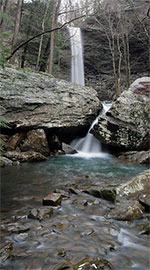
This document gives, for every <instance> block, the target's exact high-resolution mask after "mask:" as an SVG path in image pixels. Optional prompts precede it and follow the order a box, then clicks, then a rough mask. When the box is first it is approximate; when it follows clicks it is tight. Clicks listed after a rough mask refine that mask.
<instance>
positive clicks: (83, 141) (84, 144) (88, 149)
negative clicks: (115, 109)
mask: <svg viewBox="0 0 150 270" xmlns="http://www.w3.org/2000/svg"><path fill="white" fill-rule="evenodd" d="M110 107H111V103H105V102H103V110H102V112H101V113H100V115H103V116H104V115H105V114H106V112H107V111H108V110H109V108H110ZM98 118H99V116H97V117H96V119H95V120H94V121H93V123H92V125H91V126H90V128H89V131H88V133H87V135H86V136H85V137H84V138H78V139H75V140H73V141H72V142H71V146H72V147H73V148H75V149H76V150H77V151H78V154H79V155H80V156H85V157H89V156H90V157H100V156H103V157H104V155H105V156H106V153H102V149H101V143H100V141H99V140H97V139H96V138H95V137H94V136H93V135H92V134H91V133H90V131H91V129H92V128H93V127H94V125H95V124H97V123H98Z"/></svg>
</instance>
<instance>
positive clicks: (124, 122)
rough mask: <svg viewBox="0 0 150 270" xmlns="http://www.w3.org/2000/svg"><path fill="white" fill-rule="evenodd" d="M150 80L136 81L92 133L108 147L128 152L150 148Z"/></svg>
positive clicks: (146, 78) (101, 118)
mask: <svg viewBox="0 0 150 270" xmlns="http://www.w3.org/2000/svg"><path fill="white" fill-rule="evenodd" d="M149 102H150V77H144V78H140V79H138V80H136V81H135V82H134V83H133V84H132V85H131V87H130V88H129V90H127V91H124V92H123V93H122V94H121V95H120V97H119V98H118V99H117V100H116V102H114V103H113V105H112V107H111V108H110V110H109V111H108V112H107V113H106V116H105V117H100V118H99V121H98V124H97V125H95V126H94V128H93V130H92V131H91V132H92V133H93V134H94V135H95V136H96V137H97V138H98V139H99V140H101V141H102V142H104V143H105V144H108V145H111V146H115V147H117V148H124V149H128V150H137V151H139V150H148V149H149V146H150V145H149V138H150V137H149V135H150V126H149V116H150V106H149Z"/></svg>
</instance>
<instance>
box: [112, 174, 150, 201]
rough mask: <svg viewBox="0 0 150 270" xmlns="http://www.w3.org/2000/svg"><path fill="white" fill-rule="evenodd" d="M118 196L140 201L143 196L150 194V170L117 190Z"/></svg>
mask: <svg viewBox="0 0 150 270" xmlns="http://www.w3.org/2000/svg"><path fill="white" fill-rule="evenodd" d="M116 194H117V195H118V196H119V197H123V196H126V197H128V198H135V199H138V197H139V195H141V194H150V170H146V171H143V172H142V173H140V174H138V175H136V176H134V177H133V178H132V179H131V180H130V181H128V182H127V183H124V184H121V185H120V186H118V187H117V188H116Z"/></svg>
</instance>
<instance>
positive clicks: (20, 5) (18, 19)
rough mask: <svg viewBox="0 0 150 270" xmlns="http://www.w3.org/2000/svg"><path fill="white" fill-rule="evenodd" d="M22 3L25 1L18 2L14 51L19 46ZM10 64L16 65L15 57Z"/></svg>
mask: <svg viewBox="0 0 150 270" xmlns="http://www.w3.org/2000/svg"><path fill="white" fill-rule="evenodd" d="M22 3H23V0H18V3H17V13H16V21H15V30H14V35H13V40H12V51H13V50H14V49H15V47H16V45H17V41H18V35H19V28H20V21H21V10H22ZM10 62H11V64H14V62H15V57H12V58H11V61H10Z"/></svg>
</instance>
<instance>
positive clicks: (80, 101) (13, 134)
mask: <svg viewBox="0 0 150 270" xmlns="http://www.w3.org/2000/svg"><path fill="white" fill-rule="evenodd" d="M0 90H1V91H0V106H1V112H0V120H1V126H2V133H4V135H3V136H2V137H1V139H2V140H3V142H4V143H5V150H6V151H9V153H7V154H5V156H6V157H7V158H11V159H12V160H14V161H16V160H18V159H19V160H20V161H26V160H28V158H29V160H31V161H32V160H35V159H37V160H40V159H41V160H44V158H43V157H41V156H40V157H39V156H38V155H37V154H34V152H35V153H40V154H42V155H44V156H48V155H49V154H50V153H52V152H53V153H56V151H61V153H62V142H66V143H68V142H70V141H71V140H72V139H74V138H75V137H76V136H79V135H80V136H84V135H85V133H86V132H87V130H88V128H89V126H90V125H91V123H92V122H93V120H94V119H95V117H96V115H97V114H98V112H99V110H101V108H102V104H101V102H100V101H99V99H98V97H97V93H96V91H95V90H94V89H92V88H89V87H81V86H80V85H76V84H72V83H69V82H67V81H64V80H60V79H56V78H54V77H52V76H50V75H48V74H46V73H36V72H33V71H31V70H17V69H14V68H10V67H9V68H8V67H7V68H5V69H0ZM2 119H5V120H7V121H8V123H9V129H8V128H4V127H3V124H2V123H3V120H2ZM24 153H26V155H24Z"/></svg>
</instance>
